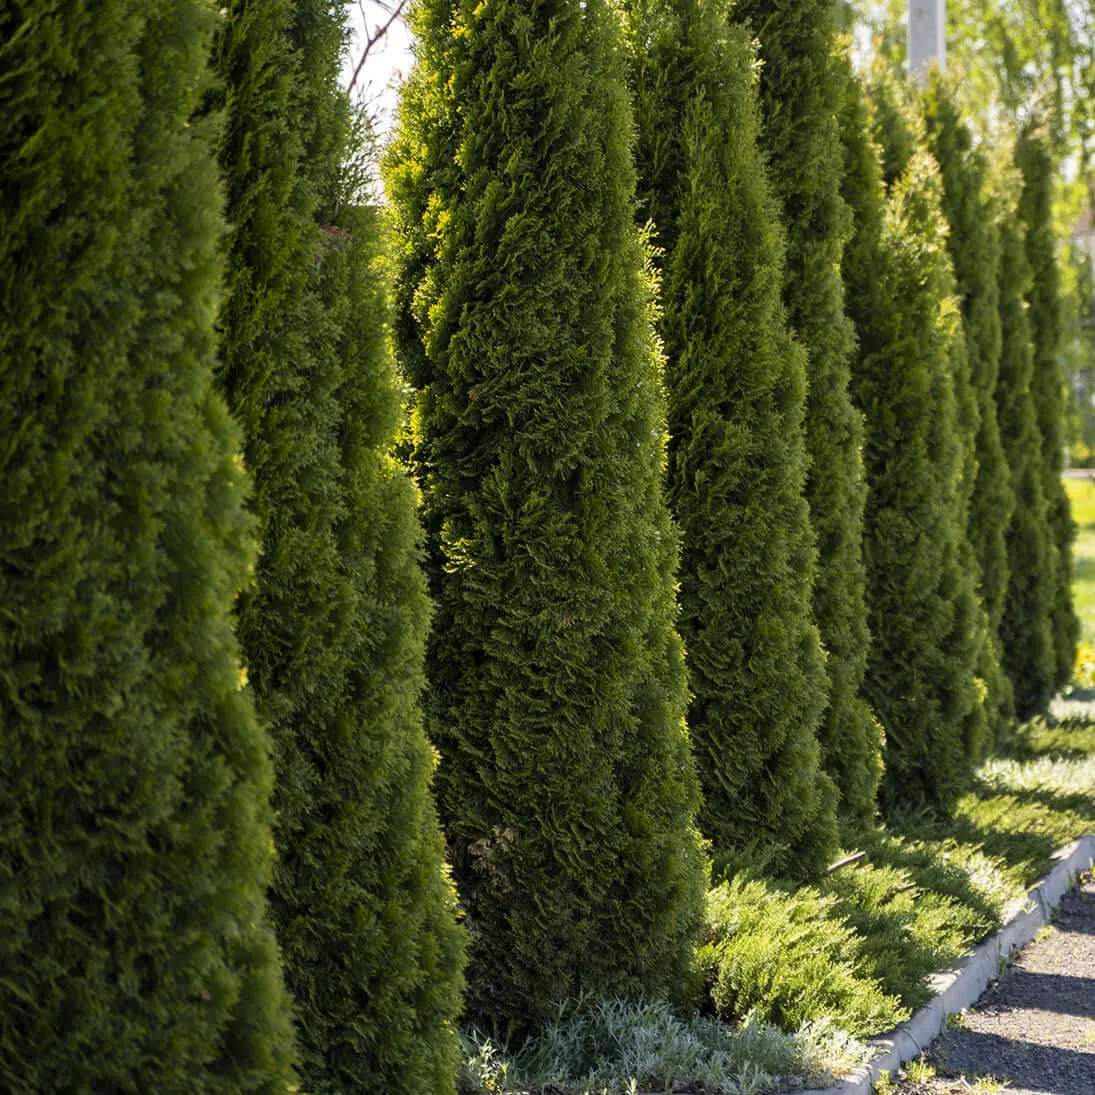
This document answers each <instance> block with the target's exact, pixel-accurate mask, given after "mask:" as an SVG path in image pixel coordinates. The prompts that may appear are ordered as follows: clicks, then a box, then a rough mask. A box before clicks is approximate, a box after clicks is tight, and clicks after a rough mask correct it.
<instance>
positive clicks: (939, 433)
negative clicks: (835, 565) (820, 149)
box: [842, 81, 984, 811]
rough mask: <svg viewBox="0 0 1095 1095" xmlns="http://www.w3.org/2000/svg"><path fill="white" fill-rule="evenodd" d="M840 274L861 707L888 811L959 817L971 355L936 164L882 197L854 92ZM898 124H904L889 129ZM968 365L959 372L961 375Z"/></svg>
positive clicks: (977, 703)
mask: <svg viewBox="0 0 1095 1095" xmlns="http://www.w3.org/2000/svg"><path fill="white" fill-rule="evenodd" d="M842 120H843V129H844V143H845V149H846V159H847V167H846V170H845V190H844V192H845V197H846V198H847V200H848V202H849V204H850V206H851V207H852V209H853V211H854V214H855V219H854V226H855V231H854V236H853V239H852V241H851V242H850V244H849V246H848V248H847V250H846V254H845V262H844V276H845V281H846V284H847V287H848V301H849V310H850V313H851V315H852V318H853V320H854V322H855V324H856V329H857V332H858V336H859V345H858V349H857V354H856V358H855V365H854V368H853V391H854V393H855V397H856V400H857V402H858V404H859V406H860V407H861V408H862V410H863V413H864V416H865V418H866V422H867V436H866V442H865V445H864V450H863V459H864V464H865V465H866V468H867V478H868V483H869V490H868V494H867V506H866V513H865V521H864V524H865V528H864V548H863V554H864V559H865V560H866V565H867V603H868V606H869V609H870V624H871V629H872V634H873V638H874V641H873V643H872V646H871V651H870V656H869V659H868V669H867V678H866V682H865V688H866V694H867V696H868V697H869V698H870V700H871V702H872V703H873V704H874V707H875V710H876V711H877V712H878V714H879V717H880V718H881V720H882V724H883V726H884V727H885V730H886V753H885V761H886V775H885V777H884V779H883V784H882V801H883V804H884V806H885V807H886V808H887V810H890V811H892V810H893V809H894V808H895V807H899V806H901V805H904V804H913V805H919V804H924V803H926V804H929V805H931V806H937V807H943V808H948V807H950V806H951V805H952V804H953V803H954V801H955V800H956V799H957V797H958V795H959V794H961V793H962V791H963V790H965V787H966V785H967V782H968V779H969V775H970V770H971V762H972V760H973V759H974V758H975V756H976V754H977V750H978V748H979V745H980V741H979V738H980V737H981V736H983V723H984V714H983V708H982V704H981V696H980V693H979V689H978V682H977V678H976V667H977V660H978V656H979V653H980V645H981V642H980V641H981V634H980V633H979V632H978V629H977V627H976V609H977V601H976V595H975V589H974V586H973V581H972V575H971V573H970V569H969V567H968V566H967V565H965V562H964V560H963V557H962V550H963V546H964V543H965V537H964V531H965V527H964V516H965V506H964V499H963V497H962V484H961V475H962V472H963V467H964V464H965V457H966V451H965V450H966V444H965V441H966V436H967V435H966V433H965V431H964V430H963V429H962V428H961V425H960V417H959V416H960V411H959V407H958V401H957V399H956V397H955V387H956V385H955V373H956V371H957V368H960V367H961V363H962V360H963V355H964V352H965V347H964V342H963V339H962V328H961V318H960V315H959V314H958V311H957V304H956V302H955V300H954V299H953V292H954V287H955V286H954V276H953V272H952V269H951V265H950V260H949V258H948V255H947V251H946V232H947V226H946V222H945V220H944V218H943V215H942V211H941V207H940V202H941V183H940V180H939V176H938V171H937V169H936V166H935V163H934V161H933V160H932V159H931V157H930V156H929V155H927V154H926V153H923V152H918V153H914V154H913V156H912V158H911V159H910V160H909V162H908V165H907V167H906V168H905V169H904V171H903V172H902V173H901V175H900V176H898V177H897V178H896V179H895V180H894V182H893V184H892V185H891V186H890V187H889V194H888V196H887V197H884V194H883V186H882V183H881V174H882V170H881V163H880V160H879V152H878V150H877V149H876V148H875V146H874V144H873V143H872V141H871V137H870V134H869V132H868V129H867V118H866V112H865V111H864V109H863V107H862V105H861V102H860V100H859V96H858V94H857V91H856V87H855V85H854V83H852V82H851V81H850V82H849V94H848V100H847V103H846V106H845V110H844V113H843V118H842ZM881 123H882V124H883V131H882V136H883V137H884V141H883V143H884V144H885V145H887V146H890V147H892V146H893V144H894V143H895V142H894V141H893V139H892V138H889V137H888V136H887V133H886V129H887V128H889V127H892V126H894V125H897V126H900V125H902V124H903V123H902V120H901V117H900V114H899V113H898V112H891V113H889V114H886V115H884V116H883V117H882V119H881ZM956 367H957V368H956Z"/></svg>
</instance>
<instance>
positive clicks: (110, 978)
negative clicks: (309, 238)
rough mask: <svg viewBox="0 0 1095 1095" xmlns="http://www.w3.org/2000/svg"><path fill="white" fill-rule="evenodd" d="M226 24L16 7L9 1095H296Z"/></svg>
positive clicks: (165, 8) (5, 858)
mask: <svg viewBox="0 0 1095 1095" xmlns="http://www.w3.org/2000/svg"><path fill="white" fill-rule="evenodd" d="M214 22H215V16H214V12H213V9H212V8H210V7H209V6H208V5H206V4H204V3H196V2H193V0H148V2H147V3H144V4H141V5H134V4H132V3H128V2H124V0H103V2H101V3H98V4H94V5H75V6H73V7H70V8H66V9H65V12H64V17H63V18H59V17H58V14H57V9H56V7H55V6H54V5H49V4H31V5H24V6H23V7H22V8H21V9H15V8H13V7H12V6H11V5H8V6H7V7H6V8H5V9H4V10H3V12H2V13H0V42H2V45H0V54H2V57H3V62H2V64H3V71H4V80H3V81H2V83H0V171H2V172H3V177H4V188H3V192H2V194H0V270H2V271H3V274H2V275H0V301H2V308H0V436H3V438H4V451H5V459H4V463H3V470H2V471H0V494H2V498H3V503H2V505H0V589H2V596H3V604H4V626H3V628H2V629H0V647H2V650H0V667H2V668H0V679H2V681H3V686H2V687H0V725H2V726H3V743H4V749H3V759H2V760H0V878H2V879H3V880H4V884H3V885H4V893H5V898H4V901H3V902H2V904H0V969H2V970H3V971H4V973H3V976H2V977H0V1015H2V1016H3V1018H2V1020H0V1088H3V1090H5V1091H9V1092H47V1091H48V1092H76V1091H95V1092H107V1091H155V1092H164V1093H169V1092H170V1093H179V1095H182V1093H187V1095H193V1093H210V1095H212V1093H216V1095H232V1093H237V1092H269V1093H274V1092H285V1091H287V1090H288V1089H289V1085H290V1083H291V1082H292V1076H291V1071H290V1067H289V1066H290V1058H291V1055H292V1034H291V1030H290V1024H289V1010H288V1001H287V997H286V994H285V991H284V989H283V987H282V981H281V973H280V965H279V959H278V952H277V948H276V945H275V942H274V933H273V930H272V928H271V927H270V925H269V923H268V916H267V908H266V885H267V882H268V878H269V873H270V866H271V855H270V851H271V845H270V828H269V823H270V812H269V793H270V784H271V768H270V762H269V758H268V753H267V750H268V743H267V741H266V738H265V736H264V735H263V734H262V733H261V732H260V730H259V728H258V725H257V723H256V720H255V715H254V710H253V707H252V702H251V697H250V694H249V692H248V691H247V690H246V689H245V688H243V687H242V686H241V670H240V664H239V659H238V652H237V646H236V640H235V638H234V636H233V631H232V603H233V599H234V597H235V595H236V592H237V591H238V589H239V588H240V586H241V585H242V584H243V582H244V580H245V578H246V574H247V568H248V566H249V564H250V562H251V557H252V546H253V537H252V533H253V529H252V524H251V521H250V519H249V518H248V516H247V513H246V509H245V505H244V481H243V477H242V474H241V471H240V467H239V461H238V456H237V452H238V440H239V439H238V436H237V433H236V430H235V428H234V426H233V425H232V423H231V420H230V419H229V417H228V413H227V411H226V409H225V407H224V404H223V402H222V400H221V399H220V397H219V396H218V395H217V394H216V392H215V390H214V386H213V368H214V355H215V349H216V340H215V332H214V314H215V310H216V306H217V298H218V290H219V279H220V273H221V269H220V262H219V260H218V245H219V244H218V241H219V239H220V236H221V232H222V222H221V214H220V207H221V194H220V191H219V188H218V184H217V178H216V169H215V160H214V150H213V144H214V132H213V128H212V126H211V125H210V124H209V123H208V122H207V121H201V120H200V119H196V118H195V117H194V112H195V110H196V109H197V107H198V105H199V104H198V97H199V95H200V94H201V91H202V88H203V87H204V86H205V83H206V71H207V61H208V54H209V45H210V38H211V35H212V33H213V29H214V28H213V23H214Z"/></svg>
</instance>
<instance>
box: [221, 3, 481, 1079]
mask: <svg viewBox="0 0 1095 1095" xmlns="http://www.w3.org/2000/svg"><path fill="white" fill-rule="evenodd" d="M341 44H342V20H341V12H340V11H339V10H338V9H336V8H331V7H330V6H329V5H328V4H327V3H326V2H324V0H300V2H297V3H290V2H289V0H233V2H232V3H231V4H230V5H229V8H228V12H227V20H226V24H225V29H224V31H223V34H222V36H221V41H220V43H219V47H220V48H219V49H218V50H217V58H218V63H219V66H220V69H221V73H222V76H223V86H224V93H225V100H226V104H225V105H226V109H225V122H226V124H225V127H224V134H223V138H222V141H221V149H220V160H221V165H222V167H223V169H224V172H225V176H226V178H227V181H228V198H229V201H228V215H229V218H230V220H231V222H232V227H233V235H232V240H231V249H230V256H229V258H230V263H229V283H228V287H229V294H228V300H227V306H226V308H225V309H224V312H223V315H222V319H221V327H222V332H221V356H222V362H223V366H222V372H221V383H222V386H223V388H224V391H225V393H226V395H227V397H228V400H229V405H230V407H231V409H232V410H233V411H234V413H235V414H236V416H237V418H238V419H239V421H240V422H241V424H242V425H243V427H244V430H245V435H246V437H245V440H246V448H245V454H246V460H247V464H248V468H249V469H250V471H251V473H252V475H253V478H254V482H255V494H254V500H253V509H254V511H255V513H256V515H257V517H258V519H259V523H260V526H261V529H262V555H261V558H260V560H259V565H258V570H257V573H256V579H255V583H254V586H253V588H252V589H251V590H250V591H249V593H248V595H247V596H246V597H245V598H244V599H243V600H242V601H241V604H240V613H239V615H240V636H241V640H242V643H243V649H244V653H245V656H246V659H247V664H248V667H249V671H250V676H251V683H252V686H253V688H254V690H255V693H256V695H257V697H258V702H259V711H260V714H262V715H263V716H264V717H265V718H266V719H267V721H268V722H269V725H270V728H271V732H272V735H273V741H274V757H275V764H276V783H275V796H274V802H275V806H276V809H277V819H278V827H277V832H276V838H277V846H278V853H279V859H278V869H277V872H276V876H275V883H274V887H273V891H272V897H273V907H274V912H275V915H276V921H277V929H278V935H279V940H280V942H281V946H282V950H283V953H284V959H285V972H286V978H287V981H288V984H289V987H290V989H291V991H292V993H293V996H294V999H295V1002H296V1011H297V1016H298V1024H297V1025H298V1030H299V1041H300V1049H301V1080H302V1085H303V1087H304V1088H305V1089H306V1090H307V1091H309V1092H315V1093H317V1095H318V1093H324V1092H330V1093H336V1092H344V1091H379V1090H384V1091H389V1092H405V1093H408V1095H411V1093H424V1092H430V1093H440V1092H444V1091H447V1090H452V1089H453V1087H454V1074H455V1066H456V1045H455V1032H454V1030H453V1026H452V1022H453V1020H454V1018H455V1016H456V1012H457V1011H458V1008H459V993H460V985H461V959H462V947H461V936H460V933H459V931H458V928H457V924H456V918H455V908H454V904H455V902H454V895H453V893H452V887H451V883H450V882H449V881H448V879H447V877H446V875H445V874H444V872H443V865H442V853H443V847H442V838H441V833H440V829H439V826H438V822H437V817H436V813H435V810H434V806H433V803H432V801H431V800H430V797H429V789H428V782H429V779H430V776H431V773H432V769H433V764H434V760H433V754H432V750H431V749H430V747H429V746H428V744H427V742H426V739H425V736H424V733H423V729H422V717H421V709H420V695H421V691H422V686H423V680H424V677H423V665H422V661H423V655H424V649H425V635H426V626H427V619H428V611H427V602H426V593H425V582H424V578H423V576H422V574H421V572H420V570H419V566H418V546H417V540H418V530H417V525H416V512H415V507H416V504H415V498H414V493H413V488H412V487H411V484H410V483H409V482H408V480H407V478H406V476H405V475H404V474H403V472H402V471H400V470H399V469H398V468H397V467H396V466H395V464H394V462H393V460H392V459H391V457H390V456H389V450H390V448H391V446H392V443H393V437H394V432H395V428H396V424H397V421H398V418H399V413H400V409H399V397H398V386H397V383H396V378H395V374H394V369H393V365H392V362H391V360H390V357H389V354H388V351H387V348H386V322H387V304H386V300H385V287H384V285H383V283H382V281H381V280H380V277H379V274H378V270H377V257H378V233H377V228H378V225H377V222H376V217H375V214H374V213H372V212H371V211H369V210H368V209H367V208H365V209H357V210H355V209H354V205H355V203H356V202H357V201H359V200H360V199H359V196H358V195H356V194H353V193H347V192H346V187H347V184H348V181H349V180H348V178H347V176H346V174H345V168H346V163H347V160H348V157H349V153H350V149H349V147H348V138H349V130H348V122H349V118H348V104H347V102H346V96H345V92H343V91H342V90H341V89H340V88H339V86H338V73H339V61H340V53H341Z"/></svg>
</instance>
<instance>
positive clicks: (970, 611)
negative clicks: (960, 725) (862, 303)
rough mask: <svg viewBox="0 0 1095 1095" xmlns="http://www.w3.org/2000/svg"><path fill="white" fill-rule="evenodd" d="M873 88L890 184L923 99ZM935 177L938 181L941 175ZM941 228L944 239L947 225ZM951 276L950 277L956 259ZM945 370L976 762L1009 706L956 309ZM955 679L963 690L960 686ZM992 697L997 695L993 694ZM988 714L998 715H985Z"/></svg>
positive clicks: (920, 117)
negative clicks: (974, 515) (983, 590)
mask: <svg viewBox="0 0 1095 1095" xmlns="http://www.w3.org/2000/svg"><path fill="white" fill-rule="evenodd" d="M870 94H871V107H872V114H873V118H872V127H871V129H872V135H873V137H874V139H875V141H876V143H877V144H878V147H879V149H880V150H881V158H882V164H883V180H884V183H885V185H886V186H887V187H889V188H891V189H892V188H893V187H895V186H896V185H897V184H898V182H899V181H900V180H901V179H902V178H903V177H904V176H905V174H906V172H907V171H908V168H909V165H910V164H911V163H912V160H913V159H914V157H915V156H916V155H917V153H918V151H919V150H923V149H924V148H925V147H926V145H927V144H928V140H927V136H926V133H925V121H924V114H923V110H922V104H921V103H920V102H918V101H917V100H916V98H915V97H914V95H913V88H912V86H911V85H910V84H909V83H908V81H906V80H905V79H904V77H903V76H902V75H901V74H899V73H897V72H895V71H894V70H893V69H890V68H888V67H885V66H879V67H878V68H877V69H876V71H875V73H874V74H873V79H872V87H871V93H870ZM929 155H931V154H930V153H929ZM932 158H933V159H934V157H932ZM938 182H939V184H940V185H942V179H941V177H940V178H939V180H938ZM940 194H942V191H940ZM945 236H946V238H947V240H948V246H949V239H950V226H949V225H948V226H947V232H946V233H945ZM948 258H949V256H948ZM950 276H951V278H952V280H953V278H954V272H953V266H951V275H950ZM955 291H957V285H955ZM948 371H949V373H950V382H951V387H952V390H953V393H954V407H955V415H954V421H953V424H952V428H953V430H954V440H955V443H956V444H957V445H958V452H959V462H958V482H957V495H956V497H957V507H958V508H957V511H956V513H955V515H954V520H955V532H954V535H955V545H956V548H955V550H956V552H957V555H958V560H959V565H960V567H961V568H962V569H963V570H964V571H965V574H966V580H965V581H964V582H960V583H957V584H956V585H954V586H953V587H952V589H951V593H949V594H948V596H951V597H952V598H953V609H954V612H955V618H954V621H953V625H952V637H951V639H949V640H948V642H949V643H950V644H951V645H955V646H956V649H955V651H954V657H953V659H952V661H953V662H954V667H955V670H956V672H957V673H958V674H959V679H961V675H962V673H963V672H964V671H965V668H966V665H965V662H964V661H963V659H964V657H965V654H966V642H967V639H968V637H969V636H970V635H972V636H973V640H972V641H973V642H974V644H975V650H976V653H975V655H974V673H975V678H976V687H977V693H978V695H979V701H978V702H977V703H975V704H974V705H973V706H972V707H969V708H968V714H967V716H966V723H965V729H964V732H963V737H964V740H965V749H966V757H967V760H968V762H970V763H976V761H978V760H979V759H980V758H981V756H982V754H983V753H984V752H985V749H986V748H987V746H988V744H989V742H990V741H991V738H992V734H993V732H994V730H997V729H999V730H1003V729H1004V728H1005V727H1006V726H1007V725H1008V718H1009V715H1008V708H1007V707H1006V706H1004V707H1003V708H1001V703H1005V701H1007V698H1008V688H1007V682H1006V681H1005V680H1004V678H1005V677H1006V673H1005V672H1004V670H1003V667H1002V666H1001V665H1000V662H999V658H998V656H997V650H996V647H995V644H993V643H992V641H991V637H990V628H989V618H988V613H987V611H986V609H985V607H984V604H983V603H982V602H981V599H980V597H979V595H978V585H979V582H980V565H979V563H978V560H977V555H976V553H975V550H974V547H973V543H972V541H971V539H970V535H969V525H970V514H971V506H972V498H973V492H974V488H975V485H976V482H977V478H978V461H977V437H978V433H979V430H980V412H979V407H978V397H977V393H976V391H975V389H974V385H973V378H972V373H971V370H970V361H969V352H968V350H967V347H966V338H965V327H964V324H963V322H962V320H961V317H960V318H959V330H958V332H957V333H956V335H955V337H954V340H953V344H952V349H951V352H950V355H949V365H948ZM957 687H958V689H959V692H960V693H961V692H962V690H963V689H962V686H961V685H959V686H957ZM991 697H996V698H995V700H993V699H992V698H991ZM965 706H966V703H965V698H964V696H962V695H959V696H958V698H957V699H956V701H955V708H956V709H957V708H963V707H965ZM990 714H991V715H992V716H993V718H994V720H995V721H990Z"/></svg>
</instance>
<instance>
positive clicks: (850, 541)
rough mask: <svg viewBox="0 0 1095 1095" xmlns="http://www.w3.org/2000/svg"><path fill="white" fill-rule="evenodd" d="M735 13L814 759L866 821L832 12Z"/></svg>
mask: <svg viewBox="0 0 1095 1095" xmlns="http://www.w3.org/2000/svg"><path fill="white" fill-rule="evenodd" d="M735 12H736V15H737V17H738V18H739V19H742V20H744V21H747V22H748V23H749V25H750V26H751V27H752V29H753V32H754V33H755V34H756V35H757V37H758V38H759V41H760V57H761V61H762V62H763V67H762V68H761V76H760V92H761V103H762V107H763V122H764V124H763V127H762V130H761V142H762V145H763V148H764V151H765V153H766V154H767V157H768V163H769V169H770V175H771V180H772V185H773V188H774V190H775V192H776V196H777V198H778V199H779V201H780V203H781V207H782V213H783V218H784V225H785V228H786V232H787V265H786V271H785V276H784V300H785V301H786V304H787V312H788V318H789V320H790V323H791V327H792V329H793V330H794V332H795V334H796V335H797V336H798V338H799V339H800V340H801V342H802V344H803V345H804V347H805V349H806V354H807V368H806V376H807V399H806V451H807V455H808V459H809V471H808V475H807V482H806V497H807V500H808V502H809V504H810V517H811V521H812V522H813V526H814V529H815V532H816V535H817V542H818V576H817V581H816V583H815V585H814V612H815V616H816V619H817V623H818V626H819V628H820V630H821V639H822V643H823V644H824V646H825V648H826V650H827V651H828V654H829V660H828V671H829V680H830V696H829V707H828V710H827V712H826V714H825V717H824V720H823V722H822V724H821V735H820V736H821V745H822V755H823V760H824V764H825V768H826V770H827V771H829V772H830V773H831V774H832V775H833V777H834V778H835V779H836V781H837V786H838V789H839V791H840V794H841V796H842V799H843V801H844V802H845V803H846V804H848V807H849V808H850V809H851V816H853V817H854V816H857V815H859V816H862V815H863V813H864V811H865V809H866V802H867V797H866V796H867V792H868V791H869V789H870V784H869V782H868V784H867V785H866V786H863V785H862V784H861V783H860V782H859V781H860V780H862V778H863V774H864V773H863V771H862V769H861V766H860V763H859V762H857V761H856V760H854V759H852V758H864V757H870V756H871V754H872V753H873V751H874V750H875V749H876V748H877V744H878V741H879V730H878V726H877V723H876V722H875V720H874V716H873V715H872V713H871V710H870V708H869V706H868V705H867V704H866V702H865V701H864V700H863V698H862V696H861V695H860V690H861V687H862V684H863V674H864V672H865V669H866V664H867V650H868V646H869V643H870V636H869V634H868V630H867V622H866V621H867V610H866V606H865V603H864V583H865V577H864V568H863V556H862V538H863V506H864V502H865V497H866V485H865V482H864V478H863V463H862V459H861V457H860V450H861V448H862V444H863V421H862V416H861V415H860V414H859V412H858V411H857V410H856V409H855V408H854V407H853V406H852V401H851V396H850V394H849V388H848V385H849V378H850V372H849V370H850V360H851V352H852V346H853V341H854V335H853V331H852V327H851V324H850V323H849V321H848V319H847V317H846V316H845V314H844V287H843V284H842V282H841V277H840V260H841V253H842V251H843V249H844V243H845V240H846V238H847V235H848V230H849V223H850V220H849V213H848V210H847V208H846V207H845V205H844V202H843V200H842V199H841V196H840V178H841V150H840V134H839V131H838V126H837V113H838V111H839V108H840V102H841V96H842V86H841V83H842V78H841V74H840V71H839V68H838V66H837V64H836V58H835V56H834V53H833V28H834V20H835V12H836V2H835V0H792V2H790V3H787V2H784V0H740V3H738V4H737V5H736V8H735Z"/></svg>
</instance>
